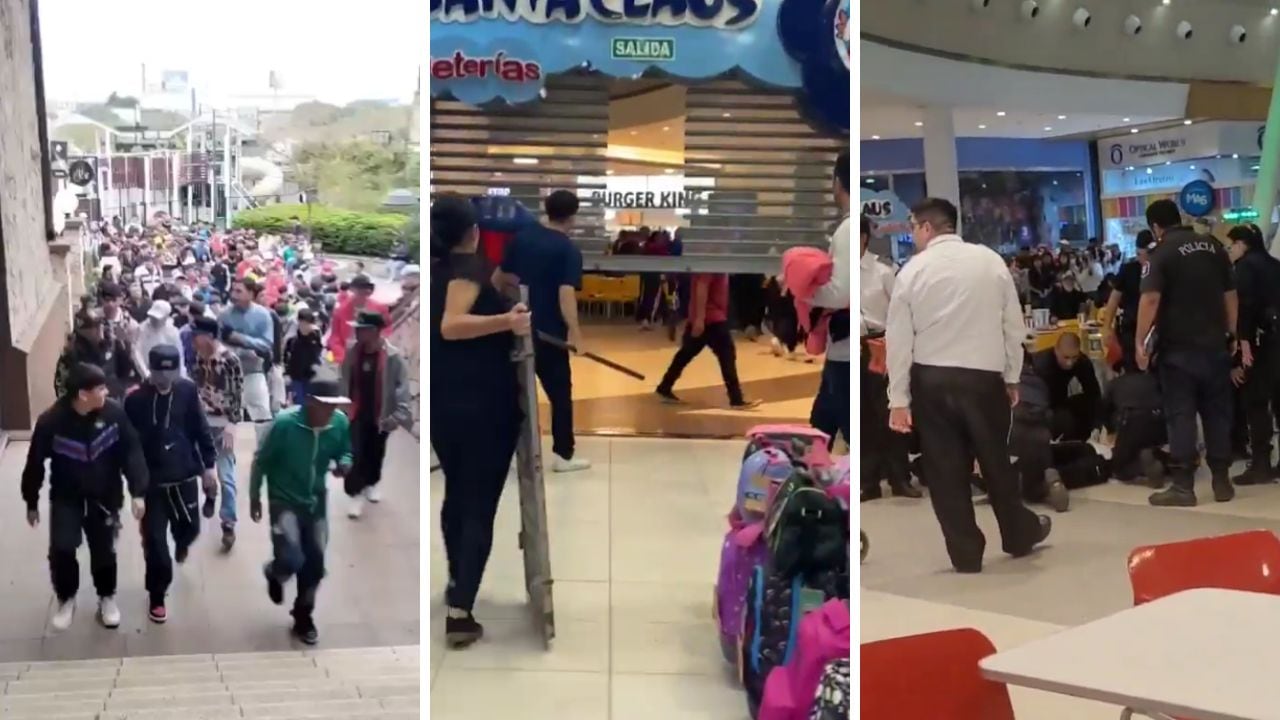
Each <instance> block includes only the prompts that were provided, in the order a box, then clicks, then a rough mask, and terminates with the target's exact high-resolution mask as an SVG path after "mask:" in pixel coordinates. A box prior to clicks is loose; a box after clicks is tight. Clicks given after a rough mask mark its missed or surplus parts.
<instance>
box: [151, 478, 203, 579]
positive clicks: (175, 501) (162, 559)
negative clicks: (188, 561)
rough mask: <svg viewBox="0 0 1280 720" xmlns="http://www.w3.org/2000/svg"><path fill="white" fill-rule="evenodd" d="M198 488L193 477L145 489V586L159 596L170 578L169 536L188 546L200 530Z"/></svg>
mask: <svg viewBox="0 0 1280 720" xmlns="http://www.w3.org/2000/svg"><path fill="white" fill-rule="evenodd" d="M199 506H200V489H199V487H198V483H197V482H196V479H195V478H192V479H190V480H184V481H183V482H179V483H172V484H168V485H153V486H152V487H151V488H150V489H149V490H148V491H147V514H146V515H144V516H143V517H142V557H143V559H145V560H146V564H147V570H146V588H147V592H149V593H151V595H152V597H153V599H155V600H159V599H160V598H163V597H164V594H165V592H167V591H168V590H169V585H170V584H171V583H172V582H173V555H172V554H171V553H170V552H169V536H170V535H171V534H172V535H173V544H174V545H175V546H176V547H178V548H189V547H191V544H192V543H193V542H195V540H196V537H197V536H198V535H199V534H200V507H199Z"/></svg>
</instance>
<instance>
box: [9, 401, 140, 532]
mask: <svg viewBox="0 0 1280 720" xmlns="http://www.w3.org/2000/svg"><path fill="white" fill-rule="evenodd" d="M45 460H48V461H49V499H50V500H51V501H53V502H58V503H66V504H71V505H75V504H78V503H83V502H85V501H90V502H95V503H98V504H99V505H101V506H103V507H104V508H106V509H108V510H119V509H120V508H121V507H122V506H123V505H124V483H123V482H121V475H123V476H124V477H125V479H127V480H128V484H129V494H130V495H131V496H133V497H135V498H140V497H143V496H144V495H145V494H146V492H147V485H148V484H149V482H150V478H149V476H148V474H147V463H146V460H145V459H144V458H143V454H142V445H141V444H140V443H139V442H138V435H137V433H136V432H135V431H134V429H133V425H131V424H130V423H129V418H128V417H126V416H125V413H124V408H122V407H120V404H119V403H117V402H115V401H114V400H108V401H107V403H106V405H104V406H103V407H102V409H101V410H99V411H97V412H93V413H89V414H88V415H81V414H80V413H78V412H76V411H75V409H74V408H73V407H72V406H71V398H70V397H66V398H63V399H61V400H59V401H57V402H56V403H54V404H53V406H52V407H50V408H49V409H48V410H46V411H44V413H43V414H41V415H40V418H39V419H38V420H36V427H35V430H33V431H32V433H31V446H30V448H28V450H27V464H26V467H25V468H23V470H22V499H23V500H24V501H25V502H26V504H27V509H28V510H35V509H36V507H37V505H38V504H39V501H40V487H41V486H42V485H43V484H44V478H45V470H44V463H45Z"/></svg>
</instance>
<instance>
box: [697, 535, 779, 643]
mask: <svg viewBox="0 0 1280 720" xmlns="http://www.w3.org/2000/svg"><path fill="white" fill-rule="evenodd" d="M763 530H764V526H763V525H762V524H761V523H754V524H750V525H745V526H742V527H735V528H731V529H730V530H729V532H727V533H725V536H724V545H723V546H722V547H721V548H720V572H719V574H718V575H717V577H716V588H715V594H714V595H713V596H712V606H711V612H712V615H713V617H715V620H716V627H717V629H718V630H719V633H720V651H721V653H722V654H723V655H724V659H725V661H726V662H729V663H734V664H736V663H737V662H738V647H739V644H740V643H741V640H742V638H741V637H740V636H739V633H741V632H742V611H743V607H744V606H745V605H746V604H747V587H748V586H749V585H750V583H751V573H752V572H753V571H754V570H755V568H756V567H757V566H760V565H764V564H765V563H766V562H768V560H769V546H768V545H767V544H766V543H765V539H764V535H763Z"/></svg>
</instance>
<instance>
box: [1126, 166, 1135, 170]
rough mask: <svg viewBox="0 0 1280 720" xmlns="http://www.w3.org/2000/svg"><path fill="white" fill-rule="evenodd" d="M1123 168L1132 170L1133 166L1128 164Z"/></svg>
mask: <svg viewBox="0 0 1280 720" xmlns="http://www.w3.org/2000/svg"><path fill="white" fill-rule="evenodd" d="M1125 170H1133V166H1132V165H1130V166H1129V167H1127V168H1125Z"/></svg>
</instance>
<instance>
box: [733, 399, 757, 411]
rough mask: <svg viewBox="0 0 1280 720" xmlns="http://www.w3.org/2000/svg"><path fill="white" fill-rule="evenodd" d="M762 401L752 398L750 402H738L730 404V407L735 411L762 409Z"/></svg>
mask: <svg viewBox="0 0 1280 720" xmlns="http://www.w3.org/2000/svg"><path fill="white" fill-rule="evenodd" d="M761 402H762V400H760V398H751V399H750V400H739V401H738V402H734V403H729V407H731V408H733V409H734V410H751V409H752V408H758V407H760V403H761Z"/></svg>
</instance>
